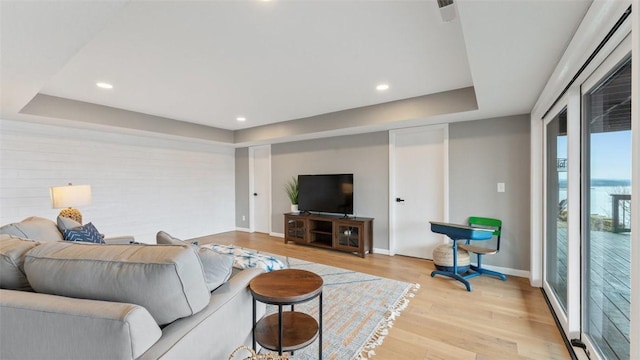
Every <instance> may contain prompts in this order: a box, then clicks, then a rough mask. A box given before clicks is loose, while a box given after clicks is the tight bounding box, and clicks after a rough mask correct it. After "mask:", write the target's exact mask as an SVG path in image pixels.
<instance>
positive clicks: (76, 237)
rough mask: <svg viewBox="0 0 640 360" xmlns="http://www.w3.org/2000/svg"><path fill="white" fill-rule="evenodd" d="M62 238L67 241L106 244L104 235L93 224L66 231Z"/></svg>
mask: <svg viewBox="0 0 640 360" xmlns="http://www.w3.org/2000/svg"><path fill="white" fill-rule="evenodd" d="M62 236H63V237H64V239H65V240H67V241H75V242H78V241H80V242H90V243H94V244H104V240H103V237H102V235H101V234H100V233H99V232H98V229H96V227H95V226H93V224H92V223H88V224H85V225H83V226H80V227H77V228H73V229H66V230H64V231H63V232H62Z"/></svg>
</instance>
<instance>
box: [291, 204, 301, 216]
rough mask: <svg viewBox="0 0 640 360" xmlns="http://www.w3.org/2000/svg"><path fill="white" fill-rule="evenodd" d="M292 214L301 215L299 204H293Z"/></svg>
mask: <svg viewBox="0 0 640 360" xmlns="http://www.w3.org/2000/svg"><path fill="white" fill-rule="evenodd" d="M291 213H293V214H299V213H300V211H299V210H298V204H291Z"/></svg>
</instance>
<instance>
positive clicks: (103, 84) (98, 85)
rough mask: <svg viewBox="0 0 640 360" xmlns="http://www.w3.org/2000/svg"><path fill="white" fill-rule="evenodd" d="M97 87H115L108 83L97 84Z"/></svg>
mask: <svg viewBox="0 0 640 360" xmlns="http://www.w3.org/2000/svg"><path fill="white" fill-rule="evenodd" d="M96 86H97V87H99V88H102V89H113V85H111V84H109V83H106V82H97V83H96Z"/></svg>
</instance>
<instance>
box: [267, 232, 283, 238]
mask: <svg viewBox="0 0 640 360" xmlns="http://www.w3.org/2000/svg"><path fill="white" fill-rule="evenodd" d="M269 236H273V237H279V238H283V239H284V234H280V233H274V232H272V233H269Z"/></svg>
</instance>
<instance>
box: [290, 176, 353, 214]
mask: <svg viewBox="0 0 640 360" xmlns="http://www.w3.org/2000/svg"><path fill="white" fill-rule="evenodd" d="M298 209H299V210H300V211H305V212H316V213H333V214H344V215H349V214H353V174H327V175H298Z"/></svg>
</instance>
